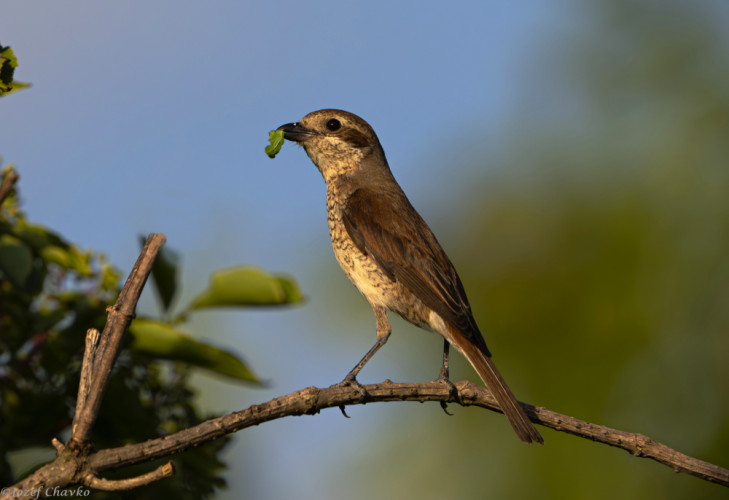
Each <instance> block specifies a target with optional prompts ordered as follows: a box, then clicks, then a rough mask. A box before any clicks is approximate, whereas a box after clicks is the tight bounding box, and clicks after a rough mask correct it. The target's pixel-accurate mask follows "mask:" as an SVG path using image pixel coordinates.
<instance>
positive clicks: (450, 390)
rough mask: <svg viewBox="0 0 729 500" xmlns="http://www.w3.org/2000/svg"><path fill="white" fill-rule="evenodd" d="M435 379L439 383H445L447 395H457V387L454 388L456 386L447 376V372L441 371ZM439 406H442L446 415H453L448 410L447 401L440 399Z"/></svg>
mask: <svg viewBox="0 0 729 500" xmlns="http://www.w3.org/2000/svg"><path fill="white" fill-rule="evenodd" d="M435 381H436V382H438V383H439V384H443V385H445V386H446V387H447V388H448V395H449V396H450V397H452V396H457V395H458V389H456V386H455V385H453V382H451V381H450V379H449V378H448V373H447V372H446V373H445V374H444V373H443V372H441V374H440V376H439V377H438V378H437V379H436V380H435ZM440 407H441V408H443V411H444V412H445V414H446V415H448V416H451V417H452V416H453V414H452V413H451V412H449V411H448V403H447V402H445V401H441V402H440Z"/></svg>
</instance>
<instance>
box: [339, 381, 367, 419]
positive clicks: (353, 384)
mask: <svg viewBox="0 0 729 500" xmlns="http://www.w3.org/2000/svg"><path fill="white" fill-rule="evenodd" d="M332 387H342V388H352V389H354V390H355V391H357V394H358V395H359V399H360V400H361V401H365V400H366V399H367V390H366V389H365V388H364V386H363V385H362V384H360V383H359V381H358V380H357V377H356V375H352V374H351V373H350V374H349V375H347V376H346V377H344V379H343V380H342V381H341V382H339V383H338V384H334V385H333V386H332ZM339 410H340V411H341V412H342V415H344V416H345V417H347V418H349V415H347V412H346V411H345V410H344V405H339Z"/></svg>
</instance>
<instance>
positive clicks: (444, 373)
mask: <svg viewBox="0 0 729 500" xmlns="http://www.w3.org/2000/svg"><path fill="white" fill-rule="evenodd" d="M450 348H451V343H450V342H448V341H447V340H446V339H443V366H441V368H440V375H438V380H440V381H443V380H445V381H449V380H450V371H449V369H448V352H449V350H450Z"/></svg>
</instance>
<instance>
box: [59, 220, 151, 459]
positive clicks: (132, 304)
mask: <svg viewBox="0 0 729 500" xmlns="http://www.w3.org/2000/svg"><path fill="white" fill-rule="evenodd" d="M164 243H165V235H164V234H150V235H149V238H147V242H146V243H145V245H144V248H143V249H142V253H141V254H140V255H139V258H138V259H137V262H136V263H135V264H134V269H132V272H131V273H130V275H129V278H127V281H126V283H125V284H124V288H122V290H121V292H120V293H119V298H118V299H117V301H116V304H114V305H113V306H112V307H109V308H108V309H107V320H106V325H105V326H104V331H103V332H102V334H101V337H100V338H99V344H98V346H94V347H89V346H88V343H87V349H86V352H85V355H89V356H90V355H93V361H86V365H87V366H89V365H90V366H91V374H92V378H91V382H90V385H89V386H88V394H87V395H84V394H83V392H84V384H81V385H80V387H79V400H83V404H82V405H81V411H80V412H77V413H76V415H75V416H74V419H73V431H72V435H71V440H70V441H69V443H68V446H67V448H69V449H71V450H72V451H77V450H80V449H83V448H85V447H86V445H87V444H88V441H89V435H90V434H91V429H92V427H93V426H94V423H95V422H96V417H97V416H98V414H99V408H100V407H101V400H102V399H103V397H104V392H105V391H106V385H107V383H108V382H109V377H110V376H111V369H112V368H113V367H114V363H116V358H117V356H118V355H119V350H120V349H121V345H122V340H123V339H124V334H125V333H126V331H127V327H128V326H129V323H131V321H132V319H133V318H134V309H135V308H136V307H137V301H138V300H139V296H140V295H141V293H142V289H143V288H144V284H145V283H146V282H147V277H148V276H149V273H150V272H151V271H152V264H154V259H155V258H156V257H157V254H158V253H159V250H160V248H161V247H162V245H164ZM89 335H91V334H89ZM77 408H78V405H77Z"/></svg>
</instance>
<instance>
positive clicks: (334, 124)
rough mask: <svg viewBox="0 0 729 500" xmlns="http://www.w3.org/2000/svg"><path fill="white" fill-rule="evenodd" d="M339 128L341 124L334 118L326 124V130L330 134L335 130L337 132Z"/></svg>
mask: <svg viewBox="0 0 729 500" xmlns="http://www.w3.org/2000/svg"><path fill="white" fill-rule="evenodd" d="M341 127H342V124H341V123H340V122H339V120H337V119H336V118H332V119H331V120H329V121H328V122H327V128H328V129H329V130H331V131H332V132H334V131H335V130H339V129H340V128H341Z"/></svg>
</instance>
